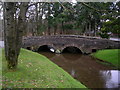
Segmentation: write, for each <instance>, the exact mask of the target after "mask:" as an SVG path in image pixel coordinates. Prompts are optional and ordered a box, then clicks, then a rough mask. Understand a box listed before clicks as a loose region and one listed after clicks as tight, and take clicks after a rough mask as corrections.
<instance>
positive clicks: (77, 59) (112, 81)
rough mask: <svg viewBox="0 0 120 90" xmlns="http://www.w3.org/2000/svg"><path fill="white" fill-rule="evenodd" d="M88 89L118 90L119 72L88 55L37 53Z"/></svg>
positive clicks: (119, 84)
mask: <svg viewBox="0 0 120 90" xmlns="http://www.w3.org/2000/svg"><path fill="white" fill-rule="evenodd" d="M39 53H40V54H42V55H44V56H46V57H47V58H49V59H50V60H51V61H52V62H54V63H55V64H57V65H58V66H59V67H61V68H63V69H64V70H65V71H67V72H68V73H69V74H70V75H71V76H73V77H74V78H75V79H77V80H78V81H80V82H81V83H82V84H84V85H85V86H87V87H88V88H118V87H119V88H120V80H119V78H118V77H120V71H118V70H114V69H113V68H112V67H110V66H106V65H103V64H100V63H98V62H97V60H96V59H94V58H92V57H91V56H89V55H82V54H71V53H63V54H54V53H51V52H39Z"/></svg>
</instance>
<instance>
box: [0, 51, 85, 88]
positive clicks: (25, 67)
mask: <svg viewBox="0 0 120 90" xmlns="http://www.w3.org/2000/svg"><path fill="white" fill-rule="evenodd" d="M2 59H3V62H2V65H3V66H2V70H3V71H2V74H3V77H2V83H3V88H85V86H84V85H82V84H81V83H80V82H78V81H77V80H75V79H73V78H72V76H70V75H69V74H68V73H67V72H65V71H64V70H63V69H62V68H60V67H58V66H57V65H56V64H54V63H53V62H51V61H50V60H49V59H47V58H46V57H44V56H43V55H40V54H37V53H35V52H31V51H28V50H25V49H22V50H21V53H20V56H19V63H18V70H17V71H15V72H10V71H8V70H7V69H6V62H5V57H4V55H3V58H2Z"/></svg>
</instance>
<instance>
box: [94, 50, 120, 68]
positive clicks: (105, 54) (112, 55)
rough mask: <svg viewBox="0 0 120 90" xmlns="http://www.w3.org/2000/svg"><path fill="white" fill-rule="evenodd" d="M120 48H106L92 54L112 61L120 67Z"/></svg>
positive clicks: (109, 61) (100, 58)
mask: <svg viewBox="0 0 120 90" xmlns="http://www.w3.org/2000/svg"><path fill="white" fill-rule="evenodd" d="M119 55H120V49H106V50H100V51H97V52H96V53H93V54H92V56H94V57H95V58H98V59H99V60H102V61H105V62H108V63H111V64H112V65H114V66H115V67H117V68H119V69H120V63H119V62H120V57H119Z"/></svg>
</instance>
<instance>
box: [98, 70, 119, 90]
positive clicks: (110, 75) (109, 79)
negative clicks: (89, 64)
mask: <svg viewBox="0 0 120 90" xmlns="http://www.w3.org/2000/svg"><path fill="white" fill-rule="evenodd" d="M100 75H102V77H103V79H104V80H105V82H106V88H120V78H119V77H120V71H119V70H107V71H100Z"/></svg>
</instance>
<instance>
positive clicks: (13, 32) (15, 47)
mask: <svg viewBox="0 0 120 90" xmlns="http://www.w3.org/2000/svg"><path fill="white" fill-rule="evenodd" d="M16 4H17V3H15V2H5V3H4V41H5V57H6V60H7V63H8V69H11V70H14V69H16V68H17V64H18V55H19V53H20V48H21V44H22V35H23V30H24V22H25V16H26V10H27V4H28V3H20V12H19V17H18V21H17V22H16V20H15V13H16Z"/></svg>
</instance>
